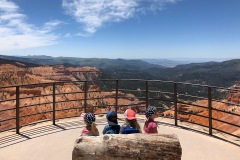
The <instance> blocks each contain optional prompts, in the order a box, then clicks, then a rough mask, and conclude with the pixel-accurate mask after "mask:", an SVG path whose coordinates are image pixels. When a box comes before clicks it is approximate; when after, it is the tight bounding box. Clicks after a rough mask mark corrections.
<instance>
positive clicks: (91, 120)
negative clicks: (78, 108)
mask: <svg viewBox="0 0 240 160" xmlns="http://www.w3.org/2000/svg"><path fill="white" fill-rule="evenodd" d="M83 119H84V122H85V124H86V126H85V127H84V128H83V129H82V131H81V133H80V136H99V132H98V129H97V127H96V124H95V115H94V114H93V113H86V114H84V115H83Z"/></svg>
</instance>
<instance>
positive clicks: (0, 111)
mask: <svg viewBox="0 0 240 160" xmlns="http://www.w3.org/2000/svg"><path fill="white" fill-rule="evenodd" d="M15 109H16V108H9V109H4V110H0V113H1V112H6V111H11V110H15Z"/></svg>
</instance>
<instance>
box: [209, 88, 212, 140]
mask: <svg viewBox="0 0 240 160" xmlns="http://www.w3.org/2000/svg"><path fill="white" fill-rule="evenodd" d="M208 127H209V135H212V88H211V87H209V86H208Z"/></svg>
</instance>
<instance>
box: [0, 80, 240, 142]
mask: <svg viewBox="0 0 240 160" xmlns="http://www.w3.org/2000/svg"><path fill="white" fill-rule="evenodd" d="M126 81H127V82H136V81H139V82H143V84H142V85H141V88H143V89H141V90H139V89H138V90H134V89H127V88H121V87H119V86H120V85H119V84H122V82H124V83H125V82H126ZM95 82H103V83H104V82H110V83H109V84H110V85H111V86H112V87H111V88H107V90H106V91H105V90H104V91H102V90H91V88H89V85H91V84H94V83H95ZM79 83H81V84H79ZM90 83H91V84H90ZM156 83H168V84H170V85H169V86H168V87H173V88H172V91H173V92H163V91H160V90H159V91H158V90H151V87H152V86H153V85H158V84H156ZM65 84H69V85H74V86H76V85H81V87H83V89H82V91H77V92H61V90H60V89H58V88H57V85H59V86H62V85H65ZM106 84H108V83H106ZM114 84H115V85H114ZM182 85H188V86H192V87H204V88H205V87H206V91H207V90H208V93H207V95H208V97H207V98H206V97H201V96H194V95H189V94H182V88H180V87H184V86H182ZM48 86H50V87H53V90H54V91H53V93H52V94H42V95H35V96H26V97H20V96H19V95H20V93H21V92H20V91H19V88H20V89H21V88H35V87H48ZM179 86H180V87H179ZM14 87H16V94H17V96H16V98H15V99H7V100H1V101H0V104H1V103H3V102H9V101H15V102H16V108H9V109H5V110H1V111H0V113H1V112H6V111H12V110H16V117H14V118H8V119H5V120H1V121H0V122H5V121H11V120H16V128H15V129H16V131H17V133H19V128H21V127H23V126H27V125H32V124H34V123H31V124H26V125H22V126H20V123H19V122H20V121H19V119H20V118H24V117H28V116H35V115H38V114H47V113H52V116H53V117H52V120H53V124H55V120H56V119H57V118H56V116H55V113H56V112H60V111H66V110H79V109H81V110H83V111H86V109H87V107H88V108H89V107H93V109H94V108H95V107H98V108H106V107H113V108H115V110H116V111H117V108H120V107H124V106H141V107H148V105H149V104H151V103H155V101H161V102H167V104H169V103H170V104H172V105H173V109H174V110H173V111H174V118H173V119H174V120H175V125H176V126H177V125H178V120H180V121H183V122H186V123H191V124H196V125H200V126H203V127H207V128H209V134H210V135H212V130H213V129H215V130H218V131H220V132H223V133H226V134H229V135H232V136H235V137H238V138H239V136H236V135H233V134H231V133H227V132H225V131H221V130H219V129H216V128H213V127H212V121H218V122H221V123H224V124H228V125H232V126H235V127H238V128H239V127H240V126H239V125H238V124H233V123H230V122H227V121H223V120H221V119H217V118H213V117H212V110H214V111H219V112H223V113H227V114H229V115H233V116H238V117H240V115H239V114H237V113H233V112H229V111H225V110H220V109H216V108H214V104H212V102H220V103H224V104H227V105H231V106H237V107H238V106H240V104H234V103H231V102H225V101H222V100H217V99H213V98H212V96H213V89H216V90H224V91H229V92H230V93H231V92H240V89H233V88H224V87H216V86H209V85H201V84H192V83H185V82H174V81H163V80H144V79H120V80H116V79H98V80H92V81H86V80H84V81H82V80H79V81H59V82H48V83H37V84H25V85H15V86H4V87H0V89H7V88H14ZM114 87H115V89H114ZM112 88H113V89H112ZM178 88H180V90H181V93H179V92H180V91H179V92H178ZM169 90H171V89H169ZM7 91H8V90H6V92H7ZM11 92H12V90H11ZM56 92H57V93H56ZM101 92H113V93H111V95H104V96H102V97H94V96H91V97H89V93H101ZM114 92H115V93H114ZM121 92H122V93H121ZM123 92H124V93H125V92H126V93H132V94H138V92H140V93H141V94H140V96H139V97H137V96H136V95H134V97H130V96H126V95H122V94H123ZM74 94H82V96H83V97H84V98H83V99H77V98H76V97H75V98H74V97H73V98H71V99H68V98H66V100H63V101H57V100H56V99H58V97H57V96H60V95H74ZM142 94H143V95H144V96H141V95H142ZM153 94H163V95H167V96H169V99H168V98H166V99H165V98H161V97H163V96H161V95H157V96H154V95H153ZM50 96H52V97H53V100H52V101H51V102H45V103H38V104H30V105H25V106H20V105H19V104H20V100H23V99H30V98H37V97H50ZM180 97H184V98H197V99H198V100H199V99H203V100H208V106H201V105H197V104H192V103H187V102H183V101H182V100H181V99H180ZM105 98H113V99H115V101H114V103H113V104H103V105H91V104H89V103H88V101H91V100H96V101H99V100H103V99H105ZM132 98H134V99H138V100H140V102H139V103H136V102H134V101H132ZM119 99H127V100H130V101H132V102H133V103H131V102H130V103H129V104H126V103H125V104H119V103H120V102H119ZM76 101H81V102H82V101H84V104H82V105H81V106H74V107H71V108H63V109H58V110H56V106H55V104H57V103H65V102H66V103H70V102H76ZM49 104H52V110H50V111H45V112H38V113H34V114H27V115H22V116H21V117H19V115H20V112H21V109H23V108H27V107H32V106H41V105H49ZM179 104H186V105H190V106H196V107H200V108H204V109H206V110H207V111H208V112H209V114H208V116H203V115H200V114H198V113H195V112H185V111H181V110H179V109H178V107H177V105H179ZM156 108H158V109H165V110H166V108H164V107H156ZM168 110H171V109H168ZM79 111H80V110H79ZM178 114H187V115H195V116H199V117H202V118H205V119H208V120H209V123H208V126H205V125H202V124H198V123H195V122H190V121H187V120H184V119H181V118H180V119H179V116H178ZM78 116H79V115H78ZM78 116H69V117H63V118H71V117H78ZM60 119H62V118H60ZM48 121H50V120H48ZM41 122H42V121H41ZM41 122H40V123H41ZM12 129H13V128H12ZM1 132H2V131H1Z"/></svg>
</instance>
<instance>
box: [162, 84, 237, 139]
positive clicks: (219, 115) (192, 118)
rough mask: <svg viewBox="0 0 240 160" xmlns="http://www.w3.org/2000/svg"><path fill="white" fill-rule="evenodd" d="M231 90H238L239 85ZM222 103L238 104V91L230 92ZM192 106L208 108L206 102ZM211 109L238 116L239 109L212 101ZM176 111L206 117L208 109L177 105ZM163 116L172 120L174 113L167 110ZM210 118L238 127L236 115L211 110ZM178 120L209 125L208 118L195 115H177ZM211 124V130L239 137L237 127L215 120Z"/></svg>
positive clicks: (198, 102)
mask: <svg viewBox="0 0 240 160" xmlns="http://www.w3.org/2000/svg"><path fill="white" fill-rule="evenodd" d="M232 88H233V89H240V83H237V84H236V85H234V86H233V87H232ZM222 101H224V102H229V103H232V104H240V92H239V91H238V92H234V91H230V92H229V93H228V94H227V96H226V98H225V99H223V100H222ZM194 104H196V105H200V106H205V107H208V100H198V101H196V102H195V103H194ZM212 107H213V108H215V109H219V110H223V111H227V112H231V113H235V114H240V107H238V106H236V105H230V104H225V103H221V102H215V101H213V102H212ZM178 110H179V111H184V112H190V113H195V114H199V115H202V116H206V117H208V109H205V108H201V107H196V106H191V105H186V104H178ZM164 116H166V117H172V118H174V111H172V110H167V111H165V112H164ZM212 117H213V118H215V119H219V120H222V121H226V122H228V123H232V124H236V125H240V121H239V117H238V116H236V115H231V114H228V113H223V112H219V111H215V110H212ZM178 118H179V119H180V121H189V122H193V123H197V124H201V125H204V126H206V127H208V125H209V119H208V118H204V117H199V116H197V115H191V114H181V113H179V114H178ZM212 124H213V128H217V129H220V130H222V131H225V132H228V133H232V134H234V135H237V136H240V129H239V127H235V126H232V125H229V124H225V123H222V122H218V121H216V120H213V121H212Z"/></svg>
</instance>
